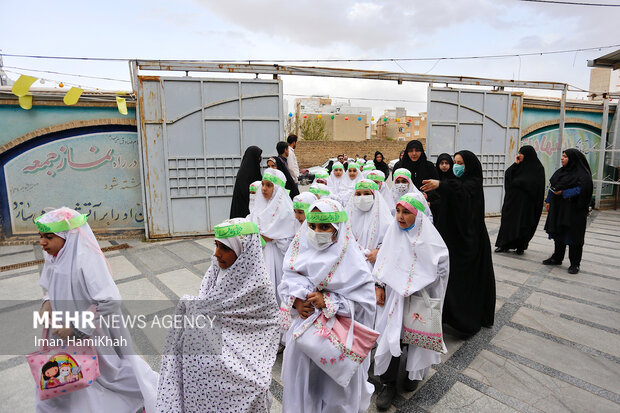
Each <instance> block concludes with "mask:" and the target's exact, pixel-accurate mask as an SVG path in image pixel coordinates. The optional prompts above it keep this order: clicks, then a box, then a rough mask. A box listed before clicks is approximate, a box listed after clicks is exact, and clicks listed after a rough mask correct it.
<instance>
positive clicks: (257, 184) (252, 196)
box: [249, 181, 262, 213]
mask: <svg viewBox="0 0 620 413" xmlns="http://www.w3.org/2000/svg"><path fill="white" fill-rule="evenodd" d="M261 183H262V181H254V182H252V183H251V184H250V188H252V187H254V188H256V192H255V193H252V192H250V205H249V208H250V213H252V211H253V210H254V204H255V203H256V198H257V197H259V196H262V195H261V193H260V189H261V188H260V185H261Z"/></svg>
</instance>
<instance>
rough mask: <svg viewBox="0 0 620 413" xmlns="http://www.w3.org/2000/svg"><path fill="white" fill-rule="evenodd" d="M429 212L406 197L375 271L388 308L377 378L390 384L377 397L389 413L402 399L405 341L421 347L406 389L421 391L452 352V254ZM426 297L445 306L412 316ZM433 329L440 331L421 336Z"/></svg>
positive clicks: (410, 357) (410, 356)
mask: <svg viewBox="0 0 620 413" xmlns="http://www.w3.org/2000/svg"><path fill="white" fill-rule="evenodd" d="M426 208H428V206H427V205H424V204H423V203H422V202H421V201H420V200H419V199H417V197H416V195H415V194H414V193H408V194H405V195H403V196H402V197H401V198H400V200H399V201H398V203H397V204H396V219H395V220H394V221H392V224H391V225H390V227H389V228H388V230H387V232H386V234H385V236H384V237H383V245H382V247H381V249H380V250H379V254H378V256H377V261H376V263H375V267H374V271H373V275H374V277H375V279H376V282H377V286H376V289H377V291H376V293H377V305H379V306H383V311H382V315H381V318H380V319H379V320H378V321H377V329H378V330H379V332H380V333H381V335H380V336H379V340H378V344H377V350H376V352H375V358H374V361H375V374H376V375H378V376H380V377H381V383H382V384H384V385H385V387H384V388H383V390H382V392H381V393H380V394H379V396H378V397H377V402H376V403H377V409H379V410H387V409H388V408H389V407H390V405H391V403H392V400H393V399H394V397H395V396H396V382H397V379H398V366H399V364H400V356H401V354H402V349H401V338H402V341H404V342H405V343H417V345H413V344H409V345H408V347H407V350H406V351H407V372H408V377H407V379H406V381H405V385H404V388H405V390H406V391H413V390H415V388H416V387H417V385H418V381H420V380H422V379H423V378H424V376H425V375H426V373H427V372H428V369H429V367H430V366H431V365H432V364H438V363H440V361H441V359H440V353H445V352H446V347H445V344H444V343H443V338H442V335H441V305H442V304H443V298H444V296H445V293H446V287H447V285H448V273H449V254H448V248H447V247H446V244H445V243H444V242H443V239H442V238H441V235H439V232H437V230H436V229H435V227H434V226H433V224H432V222H431V221H430V219H429V218H428V217H427V216H426V215H425V214H424V211H425V209H426ZM424 296H427V297H429V298H430V299H429V300H427V297H424ZM420 297H424V301H425V302H427V301H432V300H433V299H434V300H435V302H436V304H438V307H439V308H438V309H437V308H435V309H433V310H432V311H424V310H426V309H422V310H420V311H419V312H417V311H416V312H412V313H411V314H409V313H408V310H409V308H411V307H412V306H411V305H410V302H411V301H412V300H416V299H419V298H420ZM437 300H439V303H437ZM437 310H438V311H437ZM409 319H411V320H409ZM409 321H415V322H414V323H410V322H409ZM407 326H409V327H411V328H408V327H407ZM433 326H435V327H436V330H437V331H432V332H429V333H425V332H421V331H429V328H431V327H433ZM431 329H432V328H431Z"/></svg>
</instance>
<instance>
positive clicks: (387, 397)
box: [375, 384, 396, 411]
mask: <svg viewBox="0 0 620 413" xmlns="http://www.w3.org/2000/svg"><path fill="white" fill-rule="evenodd" d="M394 397H396V384H388V385H386V386H385V387H384V388H383V390H382V391H381V393H379V395H378V396H377V400H376V401H375V404H376V405H377V410H380V411H385V410H387V409H389V408H390V406H392V400H394Z"/></svg>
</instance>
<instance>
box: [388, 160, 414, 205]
mask: <svg viewBox="0 0 620 413" xmlns="http://www.w3.org/2000/svg"><path fill="white" fill-rule="evenodd" d="M393 178H394V186H393V187H392V199H393V201H394V205H396V203H397V202H398V200H399V199H400V197H401V196H403V195H405V194H408V193H410V192H414V193H415V192H420V191H419V190H418V188H416V187H415V185H414V184H413V181H412V180H411V172H409V169H406V168H398V169H397V170H395V171H394V176H393ZM397 178H405V179H406V180H407V183H408V184H409V187H408V188H407V189H405V190H404V191H399V190H398V189H397V188H396V179H397Z"/></svg>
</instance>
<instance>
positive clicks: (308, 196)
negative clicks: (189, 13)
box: [293, 192, 316, 229]
mask: <svg viewBox="0 0 620 413" xmlns="http://www.w3.org/2000/svg"><path fill="white" fill-rule="evenodd" d="M314 201H316V196H315V195H314V194H313V193H310V192H302V193H301V194H299V195H296V196H295V198H293V208H294V209H303V210H304V211H305V213H306V214H307V213H308V208H310V204H312V203H313V202H314ZM296 203H301V204H304V207H305V208H296V207H297V206H298V205H296ZM295 221H296V222H297V225H296V226H295V228H296V229H299V227H300V226H301V224H300V223H299V221H297V220H295ZM304 222H305V221H304Z"/></svg>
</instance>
